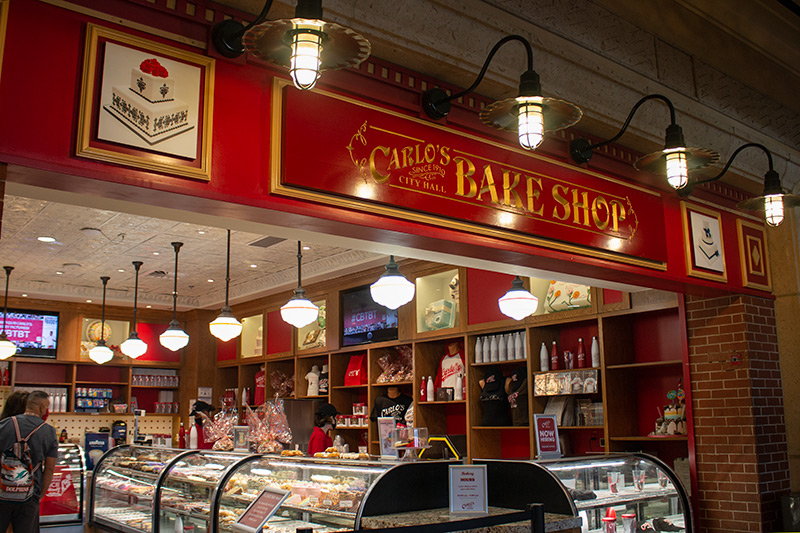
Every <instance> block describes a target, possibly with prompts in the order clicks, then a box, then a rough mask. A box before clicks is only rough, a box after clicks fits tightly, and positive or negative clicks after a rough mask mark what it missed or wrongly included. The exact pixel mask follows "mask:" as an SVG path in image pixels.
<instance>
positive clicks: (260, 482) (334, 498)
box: [213, 454, 396, 533]
mask: <svg viewBox="0 0 800 533" xmlns="http://www.w3.org/2000/svg"><path fill="white" fill-rule="evenodd" d="M356 455H357V454H356ZM395 466H396V463H378V462H373V461H356V460H335V459H315V458H303V457H279V456H251V457H249V458H248V459H247V460H245V461H244V462H243V463H241V464H239V465H237V466H236V467H234V468H233V469H232V470H231V471H230V473H229V475H228V476H226V477H225V480H224V484H223V485H222V487H223V489H222V490H221V491H220V492H219V494H218V495H217V498H216V501H215V502H214V503H215V506H214V507H215V508H214V516H213V519H214V521H215V523H217V524H218V527H219V529H218V530H219V531H232V524H233V523H234V522H235V521H236V520H237V519H238V518H239V516H240V515H241V514H242V513H243V512H244V510H245V509H246V508H247V506H248V505H249V504H250V502H252V501H253V500H254V499H255V498H256V496H258V494H259V493H260V492H261V490H262V489H264V488H265V487H276V488H280V489H284V490H287V491H289V496H288V498H287V499H286V501H285V502H284V503H283V505H281V507H280V508H279V509H278V511H277V512H276V513H275V515H274V516H273V517H272V518H271V519H270V520H269V522H268V523H267V524H268V525H269V526H270V531H279V532H282V531H285V532H292V533H294V531H295V530H296V529H297V528H301V527H310V528H313V529H314V531H315V532H323V531H336V530H352V529H353V527H354V524H355V522H356V515H357V513H358V511H359V509H360V508H361V504H362V501H363V500H364V497H365V495H366V493H367V490H368V489H369V488H370V487H371V486H372V485H373V484H374V483H375V481H376V480H377V479H378V478H379V477H380V476H381V475H382V474H383V473H384V472H386V471H387V470H389V469H391V468H392V467H395Z"/></svg>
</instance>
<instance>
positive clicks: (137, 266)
mask: <svg viewBox="0 0 800 533" xmlns="http://www.w3.org/2000/svg"><path fill="white" fill-rule="evenodd" d="M141 267H142V262H141V261H134V262H133V268H134V269H136V281H135V282H134V284H133V287H134V288H133V331H136V309H137V307H138V303H139V269H140V268H141Z"/></svg>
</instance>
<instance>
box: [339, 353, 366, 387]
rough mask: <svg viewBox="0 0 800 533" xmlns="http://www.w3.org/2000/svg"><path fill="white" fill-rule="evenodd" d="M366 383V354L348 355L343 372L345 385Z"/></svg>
mask: <svg viewBox="0 0 800 533" xmlns="http://www.w3.org/2000/svg"><path fill="white" fill-rule="evenodd" d="M366 383H367V354H366V353H362V354H357V355H351V356H350V362H349V363H347V371H346V372H345V374H344V384H345V386H350V385H366Z"/></svg>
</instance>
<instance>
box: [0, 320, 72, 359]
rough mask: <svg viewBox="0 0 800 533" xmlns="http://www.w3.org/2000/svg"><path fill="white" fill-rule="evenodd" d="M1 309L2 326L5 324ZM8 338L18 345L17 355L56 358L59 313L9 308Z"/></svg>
mask: <svg viewBox="0 0 800 533" xmlns="http://www.w3.org/2000/svg"><path fill="white" fill-rule="evenodd" d="M3 318H4V317H3V312H2V310H0V327H2V325H3ZM6 335H7V336H8V340H10V341H11V342H13V343H14V344H16V345H17V355H21V356H24V357H45V358H49V359H55V358H56V347H57V346H56V345H57V342H58V313H57V312H54V311H33V310H30V309H9V310H8V317H7V318H6Z"/></svg>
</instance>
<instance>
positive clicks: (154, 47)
mask: <svg viewBox="0 0 800 533" xmlns="http://www.w3.org/2000/svg"><path fill="white" fill-rule="evenodd" d="M213 95H214V59H212V58H209V57H205V56H202V55H199V54H194V53H191V52H187V51H186V50H182V49H179V48H175V47H172V46H167V45H164V44H160V43H156V42H154V41H150V40H147V39H143V38H140V37H136V36H133V35H130V34H127V33H123V32H120V31H116V30H112V29H109V28H105V27H103V26H98V25H95V24H88V25H87V29H86V48H85V51H84V58H83V80H82V89H81V103H80V113H79V116H78V139H77V143H76V155H78V156H80V157H86V158H89V159H95V160H98V161H103V162H107V163H113V164H119V165H125V166H128V167H133V168H138V169H141V170H146V171H154V172H159V173H163V174H170V175H176V176H183V177H188V178H195V179H202V180H208V179H210V169H211V137H212V135H211V134H212V129H213V128H212V116H213Z"/></svg>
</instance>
